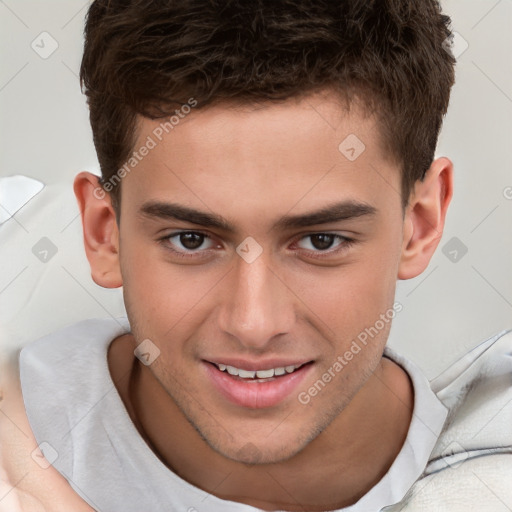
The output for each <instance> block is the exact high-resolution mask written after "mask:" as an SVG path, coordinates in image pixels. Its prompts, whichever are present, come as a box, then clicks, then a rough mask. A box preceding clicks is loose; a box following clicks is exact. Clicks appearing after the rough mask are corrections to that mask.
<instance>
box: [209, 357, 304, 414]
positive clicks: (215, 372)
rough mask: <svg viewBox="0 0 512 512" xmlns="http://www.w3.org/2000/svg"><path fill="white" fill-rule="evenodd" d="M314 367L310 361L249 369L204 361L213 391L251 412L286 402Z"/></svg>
mask: <svg viewBox="0 0 512 512" xmlns="http://www.w3.org/2000/svg"><path fill="white" fill-rule="evenodd" d="M262 366H263V365H262ZM264 366H267V365H264ZM313 366H314V362H313V361H308V362H306V363H298V364H288V365H286V366H275V367H274V368H269V367H268V366H267V368H266V369H263V370H258V369H251V370H248V369H242V368H238V367H236V366H233V365H227V364H225V363H213V362H210V361H203V368H204V370H205V372H206V375H207V379H208V380H209V382H210V383H211V385H212V390H214V391H217V393H218V396H220V397H221V398H222V399H227V400H228V401H229V402H230V403H231V404H235V405H238V406H240V407H244V408H249V409H262V408H268V407H273V406H276V405H278V404H280V403H281V402H283V401H284V400H285V399H286V398H288V397H289V396H290V395H291V394H292V393H293V392H294V390H296V389H297V387H298V386H299V385H300V384H301V382H303V381H304V379H305V378H306V377H307V375H308V374H309V373H310V372H311V371H312V370H313Z"/></svg>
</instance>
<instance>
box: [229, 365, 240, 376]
mask: <svg viewBox="0 0 512 512" xmlns="http://www.w3.org/2000/svg"><path fill="white" fill-rule="evenodd" d="M226 368H227V370H228V373H229V375H238V368H235V367H234V366H226Z"/></svg>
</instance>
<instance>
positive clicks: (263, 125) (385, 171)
mask: <svg viewBox="0 0 512 512" xmlns="http://www.w3.org/2000/svg"><path fill="white" fill-rule="evenodd" d="M171 121H172V122H171ZM381 139H382V137H381V135H380V132H379V127H378V124H377V122H376V119H375V118H374V117H372V116H369V115H366V114H365V112H364V110H363V109H362V108H361V107H359V106H358V105H357V104H351V107H350V109H348V108H347V107H346V105H345V104H344V103H343V102H342V101H340V100H339V99H338V98H337V97H336V96H335V95H334V94H326V93H322V94H312V95H309V96H305V97H303V98H292V99H290V100H286V101H283V102H279V103H270V102H266V103H263V104H261V105H255V104H252V105H248V104H246V105H234V104H227V103H224V104H222V103H220V104H217V105H213V106H210V107H206V108H202V109H197V110H194V108H190V109H189V108H187V109H183V110H181V111H180V110H179V109H178V112H177V115H176V116H173V118H172V119H169V118H166V119H159V120H149V119H146V118H140V123H139V132H138V139H137V142H136V145H135V148H134V149H135V151H137V150H139V149H140V148H142V147H143V146H148V147H149V146H151V149H150V150H149V151H145V156H144V157H143V158H141V159H140V161H139V162H138V163H137V166H136V167H134V170H133V171H131V172H130V173H129V175H128V176H127V178H126V179H125V180H124V181H123V198H127V196H129V197H130V205H132V207H133V206H138V207H139V208H140V206H141V205H142V204H143V203H144V202H146V201H148V200H153V201H155V200H156V201H168V200H169V199H170V198H172V200H173V202H176V199H180V200H181V202H182V204H186V205H189V206H195V207H199V206H201V207H202V209H204V207H205V206H206V207H207V208H208V209H217V210H218V209H222V210H225V209H226V208H227V205H228V203H229V204H233V203H234V204H235V205H238V206H239V207H242V206H243V207H244V209H245V208H249V207H251V211H252V215H259V214H262V215H263V214H265V212H268V211H270V210H276V209H280V210H283V211H285V210H288V211H289V210H290V209H292V208H295V207H297V208H299V207H300V208H302V209H304V210H306V209H311V208H317V207H318V206H319V201H324V202H327V203H333V202H335V201H339V200H342V199H349V200H356V201H359V202H365V203H368V204H372V203H380V205H381V206H385V203H388V206H389V205H395V204H396V205H398V204H399V203H400V194H399V190H400V186H399V183H400V177H399V171H398V168H397V166H396V164H394V163H393V162H392V161H391V160H390V159H389V158H388V155H387V153H386V151H385V150H384V148H383V145H382V140H381ZM123 202H124V201H122V203H123ZM299 203H300V204H299ZM234 212H235V211H233V213H234ZM241 213H242V212H241V211H240V214H241Z"/></svg>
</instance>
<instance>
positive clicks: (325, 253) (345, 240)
mask: <svg viewBox="0 0 512 512" xmlns="http://www.w3.org/2000/svg"><path fill="white" fill-rule="evenodd" d="M186 233H192V234H197V235H201V236H203V237H205V239H209V240H211V241H212V242H213V243H215V239H214V237H213V236H211V235H210V234H208V233H205V232H203V231H200V230H196V229H182V230H179V231H173V232H172V233H169V234H168V235H165V236H163V237H161V238H160V239H159V241H160V242H161V243H162V244H163V245H165V246H166V249H167V250H168V251H170V252H172V253H173V254H175V255H177V256H178V257H183V258H195V259H197V258H201V257H202V256H201V255H207V254H209V253H210V251H211V250H212V249H213V247H210V248H208V249H196V250H192V249H189V250H186V251H181V250H176V249H173V248H172V247H171V245H172V244H170V242H169V240H170V239H171V238H174V237H176V236H179V235H182V234H186ZM314 235H329V236H333V237H335V238H337V239H338V240H339V241H340V243H339V244H338V245H337V246H336V247H335V248H334V249H331V248H329V249H325V250H311V249H301V250H303V251H306V253H308V254H309V255H310V256H309V257H310V258H317V259H321V258H329V257H331V256H333V255H336V254H339V253H342V252H344V251H345V250H347V249H348V248H349V247H350V246H351V245H353V244H354V243H356V240H355V239H353V238H350V237H347V236H345V235H341V234H339V233H333V232H330V231H312V232H308V233H302V234H300V235H298V236H297V237H296V238H295V240H294V242H292V245H296V244H297V243H298V242H300V241H301V240H303V239H305V238H308V237H312V236H314ZM198 255H199V256H198Z"/></svg>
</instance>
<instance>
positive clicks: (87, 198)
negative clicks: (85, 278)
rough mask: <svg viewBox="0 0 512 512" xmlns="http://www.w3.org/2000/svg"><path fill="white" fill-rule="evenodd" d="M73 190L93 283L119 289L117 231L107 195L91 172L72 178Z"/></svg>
mask: <svg viewBox="0 0 512 512" xmlns="http://www.w3.org/2000/svg"><path fill="white" fill-rule="evenodd" d="M73 190H74V191H75V196H76V199H77V201H78V206H79V208H80V214H81V216H82V226H83V234H84V246H85V253H86V255H87V259H88V260H89V264H90V265H91V276H92V279H93V281H94V282H95V283H96V284H98V285H100V286H102V287H104V288H118V287H120V286H122V284H123V280H122V277H121V269H120V266H119V230H118V227H117V221H116V214H115V211H114V208H113V207H112V202H111V200H110V196H109V194H107V193H106V192H105V191H104V190H103V188H102V186H101V185H100V183H99V179H98V177H97V176H95V175H94V174H91V173H90V172H81V173H80V174H78V175H77V176H76V178H75V181H74V184H73Z"/></svg>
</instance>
